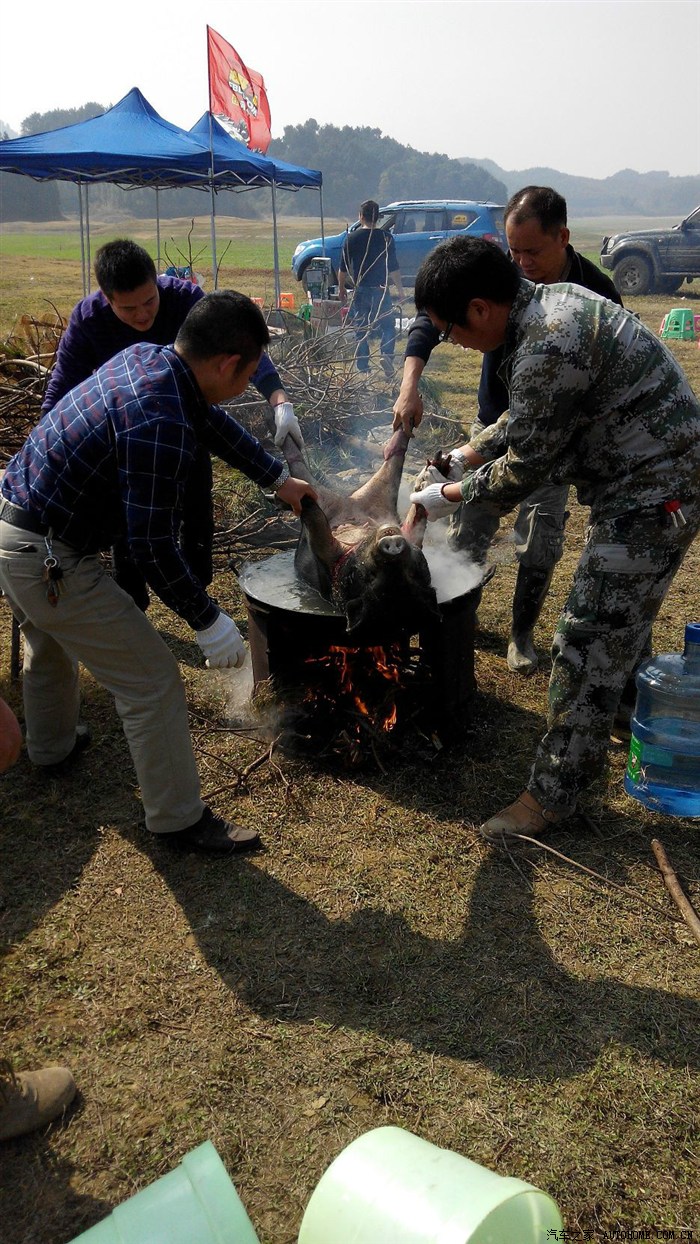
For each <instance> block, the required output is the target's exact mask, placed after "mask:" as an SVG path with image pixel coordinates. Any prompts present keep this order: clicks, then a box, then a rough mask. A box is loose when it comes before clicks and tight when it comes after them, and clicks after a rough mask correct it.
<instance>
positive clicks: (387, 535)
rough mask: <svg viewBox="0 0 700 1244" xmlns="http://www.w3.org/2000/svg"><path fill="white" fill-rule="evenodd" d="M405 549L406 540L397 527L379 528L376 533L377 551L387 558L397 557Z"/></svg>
mask: <svg viewBox="0 0 700 1244" xmlns="http://www.w3.org/2000/svg"><path fill="white" fill-rule="evenodd" d="M405 548H406V538H405V536H404V535H403V533H402V532H401V529H400V528H399V527H387V528H385V529H382V528H380V529H379V531H378V532H377V549H378V550H379V552H380V553H383V554H385V555H386V556H387V557H399V556H400V555H401V553H403V551H404V549H405Z"/></svg>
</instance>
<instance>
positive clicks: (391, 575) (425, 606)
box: [333, 523, 441, 643]
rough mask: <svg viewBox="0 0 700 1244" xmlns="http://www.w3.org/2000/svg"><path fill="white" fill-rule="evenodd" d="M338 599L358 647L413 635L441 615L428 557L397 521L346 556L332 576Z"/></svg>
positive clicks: (372, 534)
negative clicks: (431, 578)
mask: <svg viewBox="0 0 700 1244" xmlns="http://www.w3.org/2000/svg"><path fill="white" fill-rule="evenodd" d="M333 599H334V601H335V602H336V604H338V605H339V606H340V607H341V608H342V609H344V611H345V617H346V620H347V629H348V634H349V635H352V637H353V639H354V640H356V641H357V642H358V643H362V642H373V643H381V642H385V641H389V640H391V639H393V638H395V637H396V636H397V635H399V634H402V633H403V634H406V633H408V634H414V633H415V632H416V631H418V630H420V629H421V628H422V627H423V626H425V625H426V624H427V623H428V622H430V621H431V620H432V621H433V622H434V621H435V620H437V619H438V618H439V617H440V616H441V615H440V610H439V608H438V603H437V597H436V595H435V591H434V589H433V587H432V586H431V583H430V570H429V569H428V563H427V562H426V560H425V557H424V556H423V553H422V552H421V550H420V549H419V548H416V546H415V545H413V544H412V543H411V542H410V541H409V540H408V539H407V538H406V536H405V535H404V534H403V532H402V530H401V528H400V527H399V526H398V525H394V524H392V523H385V524H383V525H382V526H380V527H377V529H376V530H375V531H373V532H371V534H370V535H368V536H367V537H366V538H365V539H364V540H362V541H361V542H360V543H359V544H358V545H357V546H356V547H355V548H354V549H352V550H351V551H350V552H349V553H345V554H344V556H343V557H342V559H341V560H340V561H339V562H338V564H337V566H336V567H335V570H334V574H333Z"/></svg>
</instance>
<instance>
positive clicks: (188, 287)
mask: <svg viewBox="0 0 700 1244" xmlns="http://www.w3.org/2000/svg"><path fill="white" fill-rule="evenodd" d="M95 277H96V280H97V283H98V285H99V289H98V290H97V291H96V292H95V293H94V294H90V295H89V296H88V297H87V298H83V299H82V301H81V302H79V303H78V304H77V306H76V307H74V308H73V311H72V312H71V316H70V319H69V321H68V327H67V328H66V331H65V333H64V334H63V337H62V338H61V342H60V345H59V347H58V353H57V355H56V362H55V364H54V367H53V371H52V373H51V378H50V380H49V383H48V386H47V388H46V393H45V396H44V400H43V402H42V405H41V413H42V414H46V413H47V412H48V411H49V410H52V409H53V407H54V406H55V405H56V403H57V402H58V401H60V399H61V398H62V397H64V396H65V394H66V393H69V392H70V390H71V389H73V388H75V386H76V385H78V384H81V383H82V381H83V380H87V378H88V376H90V375H92V373H93V372H94V371H97V369H98V367H101V366H102V364H103V363H106V362H108V360H109V359H111V358H113V357H114V356H115V354H119V353H120V351H121V350H126V349H127V348H128V347H129V346H133V345H138V344H140V343H142V342H149V343H151V344H153V345H159V346H165V345H170V344H171V343H172V342H173V341H174V340H175V338H176V337H177V334H178V332H179V330H180V328H181V326H182V324H183V322H184V320H185V317H186V315H187V313H188V312H189V311H190V310H191V309H192V307H194V306H195V305H196V304H197V303H198V302H199V300H200V299H201V298H203V297H204V290H203V289H201V288H200V287H199V286H198V285H193V284H192V283H191V282H190V281H182V280H180V279H179V278H177V277H170V276H157V274H156V268H155V264H154V263H153V260H152V259H151V257H150V255H149V254H148V252H147V251H145V250H144V249H143V247H142V246H138V245H137V243H136V242H132V241H130V240H129V239H128V238H120V239H118V240H117V241H115V242H107V243H106V244H105V245H104V246H102V247H100V249H99V250H98V252H97V255H96V256H95ZM251 383H252V384H253V385H254V386H255V388H256V389H257V390H258V393H260V395H261V396H262V397H264V398H265V399H266V401H267V402H268V403H269V404H270V406H271V407H272V409H273V413H274V417H275V444H276V445H277V446H278V447H279V446H281V445H282V443H283V441H284V438H285V436H288V435H291V436H293V437H294V439H295V440H296V441H297V442H298V443H299V444H302V443H303V438H302V434H301V428H300V427H299V422H298V420H297V418H296V415H295V414H294V407H293V406H292V403H291V402H290V400H289V397H288V395H287V393H286V392H285V389H284V386H283V384H282V381H281V379H280V377H279V374H278V372H277V370H276V368H275V366H274V364H273V363H272V361H271V359H270V358H269V356H268V355H267V354H263V355H262V356H261V360H260V364H259V366H258V368H257V369H256V371H255V372H254V374H253V376H252V377H251ZM211 488H212V471H211V458H210V457H209V454H208V452H207V450H206V448H205V447H204V446H202V447H201V448H200V450H199V452H198V456H197V460H196V463H195V466H194V468H193V470H192V473H191V476H190V479H189V481H188V484H187V491H186V494H185V498H184V502H183V515H182V529H181V532H180V545H181V548H182V553H183V556H184V557H185V559H186V561H187V562H188V564H189V566H190V567H191V569H192V570H193V571H194V573H195V574H196V576H197V578H198V579H199V580H200V582H201V583H203V584H204V585H205V586H208V585H209V584H210V583H211V581H212V578H213V567H212V540H213V535H214V516H213V510H212V502H211ZM113 559H114V575H115V578H116V580H117V582H118V583H119V585H120V587H123V588H124V590H125V591H127V592H129V593H130V595H132V596H133V598H134V600H135V601H136V603H137V604H138V605H139V606H140V607H141V608H142V609H146V608H147V606H148V591H147V588H146V584H145V581H144V579H143V576H142V575H141V574H140V572H139V571H138V570H137V569H136V567H135V566H134V563H133V561H132V560H131V559H130V558H128V557H127V555H126V551H125V549H124V548H123V547H122V546H121V545H117V546H115V548H114V550H113Z"/></svg>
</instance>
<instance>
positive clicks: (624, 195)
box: [0, 101, 700, 221]
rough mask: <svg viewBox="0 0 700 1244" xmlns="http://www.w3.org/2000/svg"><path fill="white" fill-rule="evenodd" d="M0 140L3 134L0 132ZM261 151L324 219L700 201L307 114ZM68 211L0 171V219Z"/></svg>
mask: <svg viewBox="0 0 700 1244" xmlns="http://www.w3.org/2000/svg"><path fill="white" fill-rule="evenodd" d="M105 111H106V109H105V107H104V106H103V105H102V104H98V103H95V102H94V101H92V102H89V103H86V104H83V106H82V107H81V108H63V109H53V110H52V111H50V112H44V113H39V112H33V113H32V114H31V115H30V116H28V117H26V118H25V120H24V121H23V122H22V127H21V133H22V136H23V137H27V136H29V135H32V134H40V133H45V132H46V131H48V130H53V129H58V128H59V127H61V126H66V125H75V124H77V123H79V122H81V121H86V120H89V119H90V118H91V117H96V116H100V115H101V114H102V113H103V112H105ZM0 137H7V135H6V134H0ZM269 154H270V155H271V156H274V157H276V158H278V159H282V160H286V161H287V162H288V163H290V164H297V165H301V166H302V167H304V168H312V169H320V170H321V172H322V173H323V206H324V212H325V214H326V216H329V217H339V218H341V219H343V218H345V219H346V220H354V219H355V218H356V216H357V209H358V206H359V204H360V203H361V202H362V201H363V199H376V200H377V202H378V203H380V204H384V203H390V202H392V201H394V200H396V199H428V198H430V199H434V198H456V199H477V200H490V201H492V202H496V203H505V202H506V200H507V199H508V198H509V196H510V195H511V194H512V193H513V191H515V190H517V189H518V188H519V187H520V186H525V185H529V184H538V185H553V186H556V188H557V189H558V190H559V191H561V193H562V194H563V195H564V196H565V198H566V200H567V202H568V205H569V211H570V213H571V214H572V215H578V216H596V215H620V216H624V215H625V214H630V215H640V216H645V215H648V216H660V215H677V216H678V218H679V219H680V218H681V217H682V216H684V215H687V213H688V212H690V211H692V209H693V208H694V207H695V206H696V205H697V204H698V203H700V177H695V176H691V177H670V176H669V175H668V173H664V172H652V173H636V172H634V170H632V169H623V170H622V171H620V172H619V173H615V174H614V176H612V177H606V178H603V179H596V178H590V177H576V176H574V175H572V174H569V173H559V172H557V171H556V170H555V169H550V168H530V169H521V170H519V171H511V172H508V171H506V170H505V169H502V168H499V166H498V165H497V164H495V163H494V162H493V161H492V160H476V159H471V158H464V159H459V160H454V159H451V158H450V157H449V156H446V155H440V154H436V153H430V152H425V151H416V150H414V148H412V147H407V146H405V145H404V144H403V143H399V142H397V141H396V140H395V139H393V138H389V137H387V136H386V135H385V134H382V132H381V130H378V129H371V128H369V127H367V126H349V125H344V126H341V127H339V126H335V125H319V123H318V121H316V120H315V119H314V118H313V117H311V118H309V120H308V121H305V122H304V123H303V124H302V125H288V126H286V127H285V129H284V132H283V135H282V137H281V138H277V139H275V140H273V142H272V143H271V145H270V150H269ZM316 209H317V199H316V198H315V196H314V197H313V198H312V196H311V195H310V194H309V192H308V191H301V192H298V193H295V194H290V193H284V194H280V195H279V196H278V211H280V212H281V213H283V214H284V215H304V216H309V215H315V214H316ZM90 210H91V213H98V214H99V213H100V212H111V213H115V214H118V215H124V216H132V217H135V218H137V219H148V218H150V217H153V216H154V215H155V194H154V191H153V190H142V189H134V190H121V189H120V188H119V187H118V186H113V185H108V184H104V185H97V186H94V187H92V188H91V190H90ZM159 210H160V214H161V216H162V217H163V218H165V219H167V218H168V217H175V216H183V217H187V216H200V215H206V214H207V213H208V211H209V197H208V194H205V193H204V192H202V191H201V190H162V191H161V192H160V194H159ZM216 210H217V213H218V214H219V215H222V216H240V217H260V216H266V215H269V213H270V210H271V202H270V193H269V192H268V191H265V190H262V191H261V190H256V191H248V192H247V193H245V194H242V193H233V192H228V191H221V192H219V193H218V194H217V199H216ZM76 211H77V190H76V187H75V186H74V185H72V184H71V183H69V182H57V181H54V182H35V181H32V180H31V178H29V177H19V176H13V175H12V174H8V173H2V174H0V217H1V218H2V219H3V220H4V221H12V220H36V221H41V220H60V219H62V218H63V217H64V216H65V215H66V214H67V215H74V214H75V212H76Z"/></svg>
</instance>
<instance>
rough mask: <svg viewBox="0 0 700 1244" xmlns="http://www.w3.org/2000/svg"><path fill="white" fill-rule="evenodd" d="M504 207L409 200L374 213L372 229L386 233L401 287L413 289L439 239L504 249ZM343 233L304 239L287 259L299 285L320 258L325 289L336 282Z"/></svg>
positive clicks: (490, 204)
mask: <svg viewBox="0 0 700 1244" xmlns="http://www.w3.org/2000/svg"><path fill="white" fill-rule="evenodd" d="M503 211H504V205H503V204H499V203H474V202H472V201H471V200H469V199H461V200H460V199H414V200H411V201H410V202H407V203H389V205H388V206H387V207H382V208H381V209H380V212H379V219H378V221H377V228H379V229H388V230H389V231H390V232H391V233H392V234H393V236H394V244H395V246H396V257H397V259H398V261H399V269H400V271H401V277H402V280H403V282H404V284H405V285H413V284H414V283H415V279H416V273H417V271H418V269H419V268H420V266H421V264H422V262H423V260H424V259H425V257H426V255H429V254H430V252H431V251H432V250H434V249H435V247H436V246H437V244H438V242H444V241H445V238H454V237H460V236H461V235H462V234H465V235H466V236H467V237H474V238H486V239H487V240H489V241H491V242H496V243H498V245H499V246H501V247H502V248H503V250H506V249H507V245H506V238H505V231H504V227H503ZM359 228H360V222H359V221H355V224H354V225H350V229H349V232H351V233H352V231H353V230H354V229H359ZM347 232H348V231H346V232H343V233H336V234H334V235H333V236H332V237H328V238H326V240H325V247H324V244H323V241H322V239H321V238H310V239H309V240H308V241H307V242H300V243H299V245H298V246H297V248H296V250H295V252H294V255H293V257H292V272H293V273H294V275H295V277H296V278H297V280H298V281H302V282H303V283H304V287H306V281H305V273H306V270H307V268H308V266H309V263H310V261H311V260H312V259H316V258H318V257H319V256H321V255H326V256H328V258H329V259H330V261H331V273H330V284H331V285H335V284H336V283H337V280H338V264H339V262H340V252H341V250H342V248H343V242H344V241H345V237H346V233H347Z"/></svg>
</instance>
